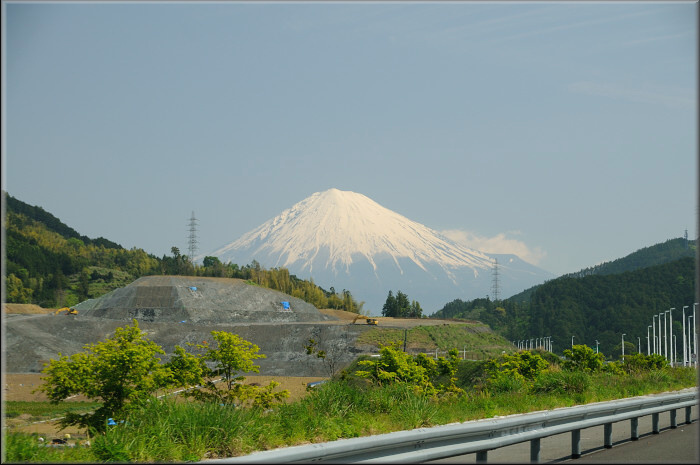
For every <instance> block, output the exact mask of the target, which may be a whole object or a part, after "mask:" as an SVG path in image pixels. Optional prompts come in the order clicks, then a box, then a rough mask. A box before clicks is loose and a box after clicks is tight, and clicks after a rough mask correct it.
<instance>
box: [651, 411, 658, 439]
mask: <svg viewBox="0 0 700 465" xmlns="http://www.w3.org/2000/svg"><path fill="white" fill-rule="evenodd" d="M651 432H652V433H654V434H659V414H658V413H652V414H651Z"/></svg>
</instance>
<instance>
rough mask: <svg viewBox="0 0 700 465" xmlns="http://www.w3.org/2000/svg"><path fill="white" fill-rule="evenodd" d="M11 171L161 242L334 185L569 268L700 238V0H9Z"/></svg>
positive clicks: (74, 221) (113, 226) (236, 222)
mask: <svg viewBox="0 0 700 465" xmlns="http://www.w3.org/2000/svg"><path fill="white" fill-rule="evenodd" d="M2 6H3V34H4V37H3V39H4V40H3V47H4V50H3V147H2V148H3V153H2V155H3V175H2V176H3V178H2V183H3V189H5V190H7V191H8V192H9V193H10V195H12V196H14V197H16V198H18V199H20V200H22V201H24V202H27V203H29V204H32V205H39V206H41V207H43V208H44V209H46V210H47V211H49V212H51V213H53V214H54V215H56V216H57V217H58V218H60V219H61V220H62V221H63V222H65V223H66V224H68V225H70V226H71V227H73V228H74V229H76V230H77V231H78V232H80V233H81V234H84V235H87V236H89V237H99V236H102V237H106V238H108V239H110V240H113V241H115V242H117V243H119V244H121V245H122V246H124V247H127V248H132V247H138V248H143V249H144V250H146V251H147V252H149V253H153V254H155V255H157V256H162V255H163V254H170V248H171V247H172V246H176V247H179V248H180V249H181V250H182V251H186V250H187V238H188V234H189V232H188V220H189V218H190V215H191V213H192V211H194V212H195V216H196V217H197V219H198V239H199V253H207V252H211V251H213V250H215V249H216V248H218V247H219V246H222V245H224V244H227V243H229V242H232V241H233V240H235V239H237V238H238V237H239V236H241V235H242V234H244V233H246V232H247V231H249V230H251V229H253V228H255V227H256V226H258V225H260V224H261V223H263V222H264V221H266V220H268V219H270V218H272V217H273V216H275V215H277V214H279V213H280V212H282V211H283V210H284V209H286V208H289V207H291V206H292V205H293V204H294V203H296V202H298V201H301V200H303V199H304V198H306V197H308V196H309V195H311V194H313V193H314V192H319V191H324V190H327V189H329V188H332V187H335V188H338V189H341V190H350V191H354V192H359V193H362V194H364V195H366V196H368V197H370V198H371V199H373V200H374V201H376V202H378V203H379V204H381V205H383V206H384V207H387V208H389V209H391V210H394V211H396V212H398V213H400V214H402V215H404V216H406V217H408V218H410V219H412V220H414V221H417V222H420V223H422V224H424V225H426V226H428V227H430V228H432V229H435V230H437V231H441V232H444V233H445V234H447V235H449V236H450V237H453V238H455V239H459V240H462V241H466V243H467V244H469V245H472V246H474V247H476V248H479V249H481V250H483V251H485V252H496V253H503V252H513V253H516V254H518V255H519V256H521V257H522V258H524V259H526V260H528V261H530V262H531V263H534V264H536V265H538V266H540V267H541V268H543V269H545V270H547V271H550V272H552V273H555V274H557V275H558V274H563V273H567V272H573V271H578V270H579V269H581V268H585V267H588V266H592V265H595V264H597V263H600V262H603V261H609V260H614V259H616V258H619V257H622V256H624V255H627V254H629V253H631V252H633V251H635V250H637V249H639V248H642V247H646V246H649V245H652V244H655V243H658V242H663V241H665V240H667V239H670V238H676V237H681V236H683V233H684V230H685V229H687V230H688V234H689V236H690V237H691V238H693V237H696V236H697V226H696V224H697V220H696V215H697V211H698V210H697V200H696V199H697V179H696V175H697V132H696V128H697V124H698V121H697V48H696V45H695V44H696V41H697V4H696V3H692V2H678V3H673V2H663V3H653V2H641V3H632V2H623V3H612V2H611V3H586V2H563V3H526V2H517V3H506V2H502V3H498V2H491V3H478V2H464V3H461V2H446V3H418V2H409V3H400V2H392V3H380V2H376V3H375V2H367V3H356V4H351V3H342V2H325V3H319V2H311V3H287V2H285V3H267V2H258V3H243V2H212V3H206V4H201V3H198V4H194V3H187V2H177V3H166V2H152V3H134V2H130V3H94V4H93V3H80V2H78V3H59V2H42V3H29V2H3V4H2Z"/></svg>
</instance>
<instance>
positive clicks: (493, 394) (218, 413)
mask: <svg viewBox="0 0 700 465" xmlns="http://www.w3.org/2000/svg"><path fill="white" fill-rule="evenodd" d="M481 366H482V364H481V363H480V362H471V363H469V362H467V363H462V364H460V367H459V370H458V373H457V377H458V384H459V385H460V386H461V387H462V388H464V389H465V391H466V392H465V393H464V394H462V395H454V394H446V395H443V396H441V397H436V396H427V395H424V394H419V393H416V391H415V390H414V389H413V388H412V387H411V386H410V385H407V384H405V383H395V384H389V385H385V386H383V387H377V386H372V385H370V384H369V383H367V382H366V381H367V380H364V379H359V378H356V377H352V376H347V377H345V378H344V379H342V380H335V381H332V382H329V383H326V384H324V385H322V386H321V387H320V388H318V389H316V390H313V391H311V392H310V393H309V394H308V395H307V396H306V397H304V398H302V399H301V400H298V401H296V402H290V403H286V404H282V405H279V406H277V407H275V408H273V409H268V410H263V409H249V408H234V407H231V406H221V405H219V404H211V403H209V404H206V403H205V404H202V403H194V402H182V401H174V400H173V399H163V400H154V401H151V402H149V403H148V404H147V405H145V406H144V407H143V408H142V409H140V410H138V411H135V412H134V413H133V414H132V415H131V416H129V417H128V419H127V420H126V422H125V423H123V424H119V425H117V426H113V427H111V428H110V429H108V431H107V432H106V433H105V434H104V435H98V436H96V437H93V438H91V446H90V447H83V446H76V447H70V448H69V447H65V448H52V447H44V446H40V444H39V442H38V440H37V437H36V436H35V435H30V434H21V433H5V434H6V436H5V438H4V440H3V444H4V453H5V456H4V457H3V460H4V461H8V462H34V463H40V462H110V461H117V462H187V461H198V460H202V459H205V458H217V457H231V456H237V455H242V454H247V453H250V452H253V451H256V450H265V449H271V448H275V447H281V446H290V445H298V444H304V443H311V442H323V441H332V440H335V439H339V438H351V437H359V436H366V435H371V434H381V433H388V432H392V431H400V430H409V429H413V428H417V427H425V426H435V425H441V424H447V423H453V422H463V421H468V420H474V419H480V418H489V417H493V416H497V415H498V416H500V415H510V414H514V413H525V412H531V411H538V410H545V409H553V408H557V407H567V406H572V405H578V404H585V403H589V402H599V401H605V400H613V399H619V398H625V397H632V396H639V395H645V394H652V393H659V392H666V391H674V390H678V389H683V388H687V387H694V386H695V385H696V379H697V372H696V370H694V369H691V368H663V369H659V370H652V371H648V372H643V373H639V374H634V375H618V374H612V373H601V372H599V373H575V374H572V373H570V372H565V371H556V370H555V371H551V372H548V373H547V375H546V377H543V378H542V379H540V380H539V381H538V382H537V383H536V389H534V390H533V389H532V388H530V389H526V388H519V387H518V386H514V387H511V388H510V389H508V390H507V392H501V391H495V390H489V389H484V388H483V387H478V386H477V387H475V384H478V382H479V376H480V374H479V373H480V369H481Z"/></svg>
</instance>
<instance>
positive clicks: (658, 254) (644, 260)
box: [509, 238, 697, 302]
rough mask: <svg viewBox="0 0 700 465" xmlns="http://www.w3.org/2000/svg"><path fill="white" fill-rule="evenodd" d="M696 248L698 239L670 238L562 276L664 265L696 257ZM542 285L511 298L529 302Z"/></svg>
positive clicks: (583, 275) (590, 274)
mask: <svg viewBox="0 0 700 465" xmlns="http://www.w3.org/2000/svg"><path fill="white" fill-rule="evenodd" d="M696 250H697V241H693V240H687V239H685V238H676V239H669V240H667V241H665V242H662V243H660V244H655V245H652V246H649V247H644V248H642V249H639V250H637V251H636V252H633V253H631V254H629V255H627V256H625V257H622V258H618V259H617V260H613V261H611V262H604V263H601V264H599V265H595V266H591V267H588V268H584V269H582V270H580V271H576V272H574V273H568V274H565V275H563V276H561V278H583V277H585V276H594V275H611V274H620V273H625V272H627V271H636V270H641V269H643V268H649V267H651V266H656V265H663V264H664V263H669V262H673V261H676V260H679V259H681V258H685V257H690V258H693V257H695V253H696ZM540 286H541V284H538V285H537V286H533V287H531V288H529V289H526V290H524V291H522V292H520V293H519V294H516V295H513V296H511V297H509V299H510V300H516V301H519V302H528V301H529V300H530V298H531V297H532V293H533V292H534V291H535V290H536V289H537V288H538V287H540Z"/></svg>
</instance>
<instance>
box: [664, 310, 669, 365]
mask: <svg viewBox="0 0 700 465" xmlns="http://www.w3.org/2000/svg"><path fill="white" fill-rule="evenodd" d="M667 313H668V310H666V311H665V312H664V313H663V316H664V357H666V360H668V322H667V321H666V314H667Z"/></svg>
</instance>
